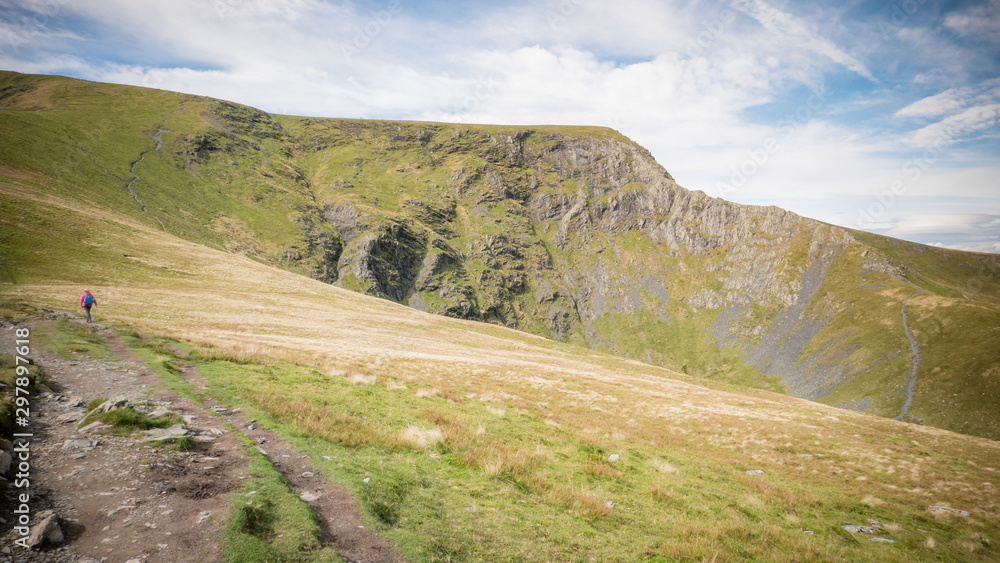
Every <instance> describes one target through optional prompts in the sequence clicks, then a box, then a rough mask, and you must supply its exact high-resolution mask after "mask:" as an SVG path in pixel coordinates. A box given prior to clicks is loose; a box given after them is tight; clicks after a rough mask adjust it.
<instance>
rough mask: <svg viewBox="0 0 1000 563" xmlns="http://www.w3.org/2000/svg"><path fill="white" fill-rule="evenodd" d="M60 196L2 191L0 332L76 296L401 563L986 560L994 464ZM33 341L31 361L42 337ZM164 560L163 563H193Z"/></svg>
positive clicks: (887, 425)
mask: <svg viewBox="0 0 1000 563" xmlns="http://www.w3.org/2000/svg"><path fill="white" fill-rule="evenodd" d="M150 157H151V155H147V160H150ZM144 163H145V161H144ZM128 165H129V162H128V161H126V160H123V161H122V164H121V166H126V167H127V166H128ZM137 172H138V174H139V176H140V178H142V175H143V168H142V165H140V166H139V167H137ZM59 182H60V180H58V179H56V178H53V177H49V176H44V175H42V174H39V173H30V174H29V173H23V172H13V171H10V170H6V171H5V177H4V178H3V179H2V180H0V202H2V205H3V214H2V215H0V218H2V223H0V224H2V226H3V227H2V228H3V231H2V234H3V238H2V240H3V244H4V245H5V246H4V251H5V255H6V256H8V257H9V259H10V261H11V263H12V271H14V272H15V274H16V275H17V276H18V283H17V284H6V285H3V286H0V316H5V317H6V316H10V315H17V312H16V311H14V310H12V309H14V307H11V306H10V305H9V303H11V302H12V301H14V302H20V301H25V302H28V303H31V304H33V305H34V306H37V307H47V308H53V309H75V307H74V305H75V301H76V299H77V297H78V294H79V291H80V290H81V288H82V287H81V286H82V285H83V284H86V286H87V287H89V288H90V289H91V290H93V291H94V292H95V293H96V294H97V295H98V297H99V303H100V304H99V306H98V309H97V310H96V311H95V316H96V318H97V321H98V322H99V323H105V324H112V325H114V326H115V327H116V328H120V329H121V332H122V333H123V334H124V335H125V338H126V339H127V340H129V341H132V342H135V343H137V345H138V346H140V347H141V349H142V352H143V358H144V359H145V361H147V362H148V363H149V365H150V367H152V368H156V369H158V370H159V372H160V373H161V375H162V376H163V378H164V380H165V381H174V382H175V383H174V384H175V385H177V386H179V387H178V388H180V389H183V390H187V391H188V392H192V393H195V394H197V395H196V396H198V397H200V398H201V399H202V403H203V404H208V405H219V406H223V407H228V408H229V409H236V408H240V409H243V412H244V413H246V414H247V416H252V417H253V418H256V419H257V421H258V423H259V424H263V425H265V426H267V427H269V428H273V429H275V430H276V431H277V432H278V433H279V434H281V435H283V436H285V437H287V438H288V439H289V440H291V441H292V442H293V443H294V444H295V445H296V447H297V448H298V449H299V451H300V452H301V454H299V453H295V454H293V453H292V452H289V453H288V454H286V455H287V456H288V457H289V458H291V459H297V458H299V456H300V455H301V456H302V457H308V458H309V465H310V467H312V468H314V469H315V470H316V471H317V472H318V473H317V474H316V475H313V476H311V477H312V478H314V479H316V480H320V479H322V480H329V481H335V482H337V483H340V484H341V485H342V486H344V487H345V488H347V490H349V491H351V492H352V493H354V494H355V495H356V497H357V498H358V499H359V501H360V504H361V506H362V507H363V509H364V510H365V513H366V515H367V517H368V518H367V520H366V524H365V525H366V526H368V527H370V528H372V529H374V530H376V531H377V532H378V533H380V534H382V535H384V536H385V537H386V538H387V539H389V540H391V541H392V542H394V543H395V544H396V545H397V547H398V548H399V549H400V550H401V551H402V552H403V553H404V554H405V555H406V556H407V560H409V561H441V560H452V561H457V560H484V561H524V560H538V561H589V560H591V559H594V560H599V561H622V562H633V561H651V562H656V561H664V560H667V561H669V560H712V559H715V560H717V561H723V560H761V561H795V560H810V561H873V562H874V561H879V562H881V561H899V562H903V561H907V562H912V561H935V560H963V561H992V560H995V558H996V557H995V556H996V554H995V550H996V548H995V542H996V541H997V537H998V535H1000V526H998V522H1000V496H998V495H996V494H991V493H993V492H994V491H995V490H996V488H997V487H998V486H1000V479H998V477H997V471H998V468H1000V444H998V443H997V442H994V441H990V440H986V439H982V438H977V437H973V436H966V435H961V434H955V433H952V432H949V431H945V430H940V429H936V428H929V427H922V426H917V425H914V424H909V423H904V422H899V421H894V420H891V419H888V418H879V417H874V416H870V415H866V414H863V413H856V412H851V411H844V410H839V409H834V408H831V407H828V406H825V405H819V404H815V403H809V402H807V401H804V400H801V399H797V398H793V397H789V396H786V395H781V394H777V393H772V392H768V391H762V390H746V389H741V388H736V387H735V386H733V385H729V384H724V383H719V382H714V381H711V380H699V379H696V378H693V377H690V376H685V375H682V374H677V373H673V372H670V371H669V370H666V369H663V368H658V367H655V366H651V365H648V364H643V363H640V362H637V361H634V360H628V359H626V358H622V357H620V356H614V355H609V354H605V353H601V352H598V351H594V350H588V349H586V348H582V347H578V346H572V345H568V344H565V343H560V342H557V341H554V340H551V339H546V338H541V337H538V336H533V335H530V334H527V333H524V332H518V331H514V330H510V329H507V328H504V327H499V326H494V325H489V324H485V323H479V322H470V321H467V320H460V319H453V318H448V317H444V316H440V315H429V314H426V313H423V312H420V311H416V310H414V309H413V308H409V307H404V306H401V305H399V304H396V303H392V302H390V301H388V300H385V299H378V298H374V297H371V296H367V295H363V294H360V293H357V292H351V291H346V290H344V289H341V288H338V287H334V286H332V285H330V284H325V283H321V282H318V281H315V280H311V279H308V278H307V277H305V276H302V275H298V274H295V273H291V272H287V271H283V270H281V269H279V268H276V267H273V266H269V265H266V264H262V263H260V262H257V261H252V260H249V259H247V258H245V257H242V256H239V255H236V254H233V253H230V252H224V251H221V250H218V249H213V248H210V247H208V246H204V245H201V244H194V243H191V242H189V241H187V240H183V239H180V238H178V237H176V236H173V235H171V234H167V233H164V232H163V229H162V228H160V226H159V225H158V224H157V223H156V222H155V221H152V220H150V219H149V218H148V217H147V216H146V214H145V213H143V212H142V210H141V209H139V210H137V211H136V210H131V211H130V213H125V212H123V211H120V210H116V209H111V208H109V207H108V206H106V205H104V204H103V202H102V201H100V200H99V199H98V198H94V201H92V202H87V201H82V200H81V198H80V197H78V195H76V194H74V193H72V191H71V190H69V189H67V190H66V193H54V191H55V192H58V191H59V190H58V189H55V188H53V184H58V183H59ZM136 184H138V182H136ZM123 186H124V183H121V184H118V185H117V187H118V188H123ZM64 187H65V186H64ZM138 193H139V195H140V196H143V195H146V193H148V191H147V192H138ZM147 208H148V209H149V210H150V211H151V212H153V213H157V212H158V211H161V209H160V208H159V207H157V206H156V205H149V204H148V202H147ZM164 222H165V224H166V225H167V228H168V229H169V228H171V224H170V223H169V222H168V221H167V220H166V219H164ZM40 256H48V257H49V260H48V261H44V260H42V259H41V258H40ZM25 308H26V307H25ZM897 310H898V309H897ZM24 322H27V323H28V324H29V325H30V326H31V328H32V332H31V335H30V336H31V342H32V349H34V348H36V347H38V346H39V345H40V344H41V341H42V340H43V333H44V332H46V330H42V329H43V327H41V326H37V325H34V324H31V323H33V322H34V320H32V319H29V320H27V321H24ZM81 330H83V331H85V330H86V329H85V328H84V329H81ZM47 332H48V333H50V334H52V333H58V332H59V327H58V326H50V327H49V328H48V329H47ZM140 334H141V336H142V337H141V338H140V337H139V336H140ZM177 372H181V373H182V374H183V375H185V376H186V377H188V378H189V379H191V381H190V382H187V383H185V382H183V381H180V380H178V379H177V377H176V375H175V374H176V373H177ZM195 375H197V377H195ZM171 378H172V379H171ZM95 387H99V386H96V385H95ZM89 398H90V397H87V399H89ZM32 412H34V411H32ZM50 422H51V421H50ZM53 423H54V422H53ZM50 438H51V437H50ZM46 439H49V438H46V437H39V438H38V440H46ZM255 445H258V446H261V448H262V449H264V450H265V451H267V452H268V453H270V454H271V455H274V452H275V450H274V449H273V448H274V444H273V443H271V442H266V443H264V444H255ZM247 450H248V451H250V452H255V451H256V450H254V449H253V448H250V447H248V448H247ZM140 451H141V450H140ZM143 457H144V456H137V458H139V459H143ZM146 459H148V458H146ZM289 466H291V467H298V465H297V464H295V465H291V463H289ZM143 467H144V466H142V465H137V466H136V467H135V469H136V470H137V471H141V470H143ZM264 475H265V474H264V473H262V472H261V470H260V469H259V468H258V469H255V470H253V471H252V472H251V473H250V475H248V479H246V482H247V489H249V488H250V487H251V486H252V487H253V489H250V490H247V489H243V488H241V489H238V490H236V491H234V492H233V493H232V494H231V495H230V497H229V500H230V501H231V506H232V512H233V513H235V514H236V515H237V516H238V515H239V514H243V515H247V514H248V513H249V514H251V515H252V514H254V512H253V510H251V509H253V508H254V507H258V508H259V507H263V508H264V509H263V510H261V512H260V514H263V515H266V514H268V511H267V510H266V508H267V505H266V503H264V501H262V500H261V497H266V496H268V495H269V494H271V493H272V492H273V491H266V490H258V487H260V486H261V485H260V484H254V483H259V482H260V481H261V478H262V477H263V476H264ZM33 476H35V475H34V474H33ZM241 476H242V475H241ZM35 477H36V478H37V476H35ZM33 482H34V481H33ZM277 485H280V483H278V484H277ZM279 489H280V487H279ZM311 490H312V489H311ZM255 492H256V493H257V494H253V493H255ZM984 493H985V494H984ZM282 494H283V495H284V496H285V497H288V496H291V497H292V498H291V499H288V500H292V501H295V502H299V501H298V498H299V497H298V495H297V494H293V493H292V492H291V491H288V490H285V491H284V492H283V493H282ZM251 495H252V496H251ZM248 503H250V504H248ZM939 506H944V507H946V508H936V507H939ZM153 507H155V502H154V503H152V504H149V505H145V506H144V507H143V509H145V508H153ZM244 507H249V508H244ZM298 509H302V510H305V511H306V512H307V513H308V508H307V507H305V506H304V505H303V506H301V507H298V508H297V509H296V511H299V510H298ZM155 511H156V512H157V513H159V512H161V511H163V509H162V508H161V509H155ZM136 514H139V512H138V511H136ZM215 517H218V518H219V519H220V520H221V519H222V518H224V515H222V514H216V516H215ZM213 519H214V518H213ZM135 521H137V522H141V521H142V520H135ZM872 521H876V522H877V523H873V522H872ZM232 522H236V524H235V526H239V520H238V519H237V517H236V516H234V517H232V518H230V519H228V520H227V523H232ZM120 524H121V525H122V527H125V524H124V523H120ZM79 525H82V526H88V527H92V526H94V523H93V522H79ZM845 525H846V526H848V527H851V526H854V527H855V528H851V529H857V528H856V527H857V526H866V527H867V529H869V530H871V531H873V532H874V533H873V534H871V535H866V534H861V533H853V532H849V531H847V530H846V529H845V528H844V526H845ZM94 527H95V528H96V529H100V528H101V526H100V524H98V526H94ZM222 528H223V529H226V530H230V529H231V526H230V525H229V524H227V525H226V526H222ZM136 529H138V530H136ZM243 529H244V530H247V534H246V535H248V536H252V538H251V539H254V540H256V541H257V542H258V543H264V544H270V543H271V541H272V540H274V541H273V543H274V544H275V545H277V544H288V543H292V544H293V545H292V547H293V548H294V546H295V545H296V544H295V543H293V542H299V544H300V545H302V547H303V548H302V549H300V550H297V551H294V550H293V551H292V553H293V555H292V556H290V557H289V558H288V559H290V560H298V561H315V560H329V559H324V558H323V555H324V554H323V553H321V552H317V551H316V550H315V545H314V544H315V541H313V542H312V543H310V541H309V539H310V538H308V537H304V538H303V537H296V536H304V535H306V534H305V532H306V531H307V530H304V529H303V530H295V529H289V523H288V522H285V521H281V522H276V521H272V520H270V519H268V518H263V517H262V518H260V519H259V521H256V522H255V525H252V526H244V527H243ZM128 530H129V532H128V533H133V534H135V537H136V538H137V539H138V540H139V541H140V542H141V541H147V542H149V543H150V544H153V541H156V542H159V541H160V540H158V539H155V540H151V539H150V538H162V537H164V536H162V533H163V531H162V529H155V528H152V527H146V526H139V525H132V526H131V527H130V528H128ZM272 530H273V531H277V530H287V531H288V532H289V533H286V534H285V537H284V538H281V539H280V541H278V538H274V537H273V536H269V535H268V532H270V531H272ZM291 532H299V533H298V534H293V533H291ZM125 533H126V532H125V531H123V536H122V541H125V540H126V539H127V538H128V537H129V536H128V535H125ZM227 535H228V534H227ZM219 536H220V537H223V534H221V533H220V534H219ZM872 537H878V538H881V540H884V541H882V542H873V541H868V540H869V539H870V538H872ZM164 541H167V542H170V546H171V548H175V549H177V552H179V555H180V556H179V557H176V558H174V559H172V560H186V559H191V558H194V557H195V555H196V551H194V550H193V549H192V550H190V551H186V552H185V551H184V546H182V545H179V544H176V543H175V540H172V539H168V540H164ZM886 541H892V542H895V543H887V542H886ZM198 547H199V548H200V547H201V546H198ZM171 553H175V552H171ZM185 554H187V555H188V557H184V555H185ZM230 560H233V561H247V560H248V559H247V558H230ZM251 560H253V559H251ZM256 560H270V561H273V560H275V559H274V558H273V557H272V558H268V557H260V558H257V559H256Z"/></svg>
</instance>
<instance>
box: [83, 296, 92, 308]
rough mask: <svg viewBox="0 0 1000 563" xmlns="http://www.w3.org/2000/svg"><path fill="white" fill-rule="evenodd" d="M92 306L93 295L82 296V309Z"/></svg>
mask: <svg viewBox="0 0 1000 563" xmlns="http://www.w3.org/2000/svg"><path fill="white" fill-rule="evenodd" d="M93 304H94V296H93V295H91V294H89V293H88V294H86V295H84V296H83V306H84V307H90V306H91V305H93Z"/></svg>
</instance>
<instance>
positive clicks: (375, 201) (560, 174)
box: [0, 73, 1000, 439]
mask: <svg viewBox="0 0 1000 563" xmlns="http://www.w3.org/2000/svg"><path fill="white" fill-rule="evenodd" d="M0 128H2V131H3V141H2V142H0V175H2V176H4V177H6V178H7V179H8V180H9V181H10V182H13V183H17V182H29V183H33V185H39V186H44V191H45V194H46V196H44V197H52V198H60V199H62V200H67V201H79V202H81V205H84V204H85V205H86V206H96V207H99V208H102V209H106V210H108V211H109V212H111V213H115V214H120V215H122V216H128V217H130V218H131V219H132V220H134V221H138V222H140V223H142V224H144V225H147V226H149V227H151V228H154V229H157V230H161V231H164V232H166V233H168V234H169V235H172V236H175V237H179V238H181V239H184V240H187V241H191V242H194V243H198V244H204V245H206V246H209V247H212V248H216V249H220V250H226V251H228V252H231V253H235V254H241V255H244V256H246V257H249V258H252V259H254V260H257V261H259V262H263V263H265V264H271V265H276V266H280V267H282V268H286V269H289V270H292V271H295V272H299V273H302V274H305V275H307V276H309V277H312V278H314V279H317V280H321V281H324V282H327V283H331V284H336V285H339V286H341V287H345V288H348V289H353V290H357V291H361V292H365V293H368V294H371V295H375V296H379V297H384V298H387V299H391V300H393V301H397V302H399V303H403V304H406V305H409V306H410V307H413V308H416V309H420V310H424V311H428V312H433V313H440V314H443V315H448V316H452V317H459V318H464V319H472V320H481V321H487V322H491V323H496V324H502V325H505V326H508V327H512V328H518V329H521V330H525V331H528V332H531V333H534V334H537V335H541V336H545V337H549V338H553V339H556V340H561V341H565V342H569V343H574V344H579V345H582V346H588V347H591V348H594V349H597V350H603V351H610V352H613V353H616V354H619V355H624V356H627V357H630V358H634V359H637V360H641V361H643V362H647V363H651V364H655V365H661V366H666V367H669V368H671V369H674V370H677V371H681V372H684V373H688V374H691V375H693V376H698V377H708V378H714V379H719V380H723V381H728V382H734V383H741V384H749V385H755V386H760V387H765V388H770V389H775V390H783V391H785V392H787V393H790V394H793V395H796V396H799V397H804V398H808V399H812V400H816V401H819V402H823V403H827V404H830V405H837V406H843V407H847V408H851V409H855V410H861V411H866V412H869V413H873V414H878V415H881V416H885V417H900V418H902V419H903V420H907V421H913V422H919V423H922V424H927V425H931V426H937V427H940V428H945V429H951V430H956V431H960V432H965V433H968V434H973V435H977V436H983V437H989V438H993V439H997V438H1000V407H998V405H1000V275H998V274H1000V258H998V257H997V256H995V255H986V254H972V253H964V252H955V251H947V250H941V249H935V248H929V247H925V246H921V245H915V244H912V243H905V242H901V241H896V240H893V239H888V238H885V237H879V236H876V235H871V234H867V233H861V232H854V231H848V230H845V229H842V228H839V227H834V226H831V225H827V224H823V223H820V222H817V221H813V220H810V219H805V218H802V217H799V216H797V215H795V214H792V213H789V212H786V211H783V210H781V209H778V208H775V207H751V206H742V205H737V204H733V203H730V202H726V201H723V200H719V199H714V198H710V197H707V196H705V195H704V194H702V193H700V192H691V191H688V190H685V189H683V188H681V187H679V186H677V184H676V183H675V182H674V181H673V179H672V178H671V177H670V175H669V174H668V173H667V172H666V171H665V170H664V169H663V168H662V167H661V166H660V165H659V164H657V163H656V162H655V161H654V160H653V159H652V157H651V156H650V154H649V153H648V151H646V150H645V149H643V148H641V147H639V146H638V145H636V144H635V143H633V142H631V141H630V140H628V139H627V138H625V137H623V136H622V135H620V134H618V133H617V132H614V131H612V130H608V129H603V128H582V127H506V126H503V127H501V126H468V125H451V124H440V123H410V122H385V121H361V120H340V119H318V118H302V117H292V116H277V115H270V114H267V113H264V112H262V111H259V110H256V109H253V108H249V107H246V106H241V105H237V104H232V103H229V102H224V101H219V100H213V99H209V98H203V97H197V96H189V95H182V94H176V93H171V92H164V91H157V90H148V89H141V88H133V87H125V86H114V85H106V84H95V83H88V82H82V81H77V80H71V79H65V78H59V77H42V76H27V75H20V74H16V73H2V74H0ZM39 197H41V196H39ZM0 204H2V205H3V206H4V210H3V214H2V217H0V233H2V234H3V237H2V242H0V250H2V252H3V257H4V264H3V266H4V270H3V271H0V274H4V272H6V275H7V277H9V278H10V281H16V282H17V283H34V284H40V283H57V282H72V283H84V282H86V283H88V284H92V285H99V284H102V283H105V284H112V283H113V282H114V283H117V282H118V281H119V280H120V279H122V277H123V276H124V277H126V278H127V277H128V276H129V275H133V274H134V273H135V272H136V271H137V270H136V268H137V267H138V266H137V265H138V264H139V263H141V262H142V260H143V257H142V256H132V255H123V254H122V253H120V252H116V251H115V249H113V248H106V247H103V246H102V245H101V239H100V233H94V237H93V238H92V239H89V240H87V241H76V240H58V239H50V238H45V237H40V236H39V233H38V231H39V230H43V229H45V225H46V224H47V223H49V222H52V221H75V220H77V219H76V218H74V217H73V215H72V214H67V215H65V216H40V217H35V218H32V219H29V218H28V217H27V216H26V215H25V213H26V212H25V210H24V209H21V208H20V207H18V205H17V204H16V203H15V201H14V200H12V199H11V198H10V197H9V196H7V195H3V196H2V198H0ZM81 260H82V261H85V262H86V264H84V265H82V266H81V267H83V268H84V270H82V272H83V273H82V274H81V273H79V272H78V273H76V274H74V275H72V276H70V275H68V274H66V273H65V272H64V269H63V268H62V265H63V264H65V263H67V262H73V261H81ZM143 271H145V270H143ZM136 275H137V274H136Z"/></svg>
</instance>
